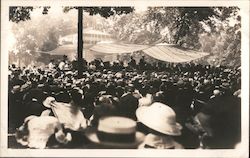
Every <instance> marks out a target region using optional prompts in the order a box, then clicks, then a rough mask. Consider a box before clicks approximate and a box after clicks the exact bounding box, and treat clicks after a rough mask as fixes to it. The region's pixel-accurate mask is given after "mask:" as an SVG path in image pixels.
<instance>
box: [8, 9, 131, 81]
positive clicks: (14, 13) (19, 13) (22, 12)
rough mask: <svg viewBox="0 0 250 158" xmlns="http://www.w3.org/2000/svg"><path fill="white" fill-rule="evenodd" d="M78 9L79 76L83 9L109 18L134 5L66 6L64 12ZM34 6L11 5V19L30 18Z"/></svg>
mask: <svg viewBox="0 0 250 158" xmlns="http://www.w3.org/2000/svg"><path fill="white" fill-rule="evenodd" d="M49 8H50V7H48V6H45V7H43V12H42V14H47V13H48V12H49ZM73 8H75V9H78V20H79V21H78V53H77V57H78V63H79V67H78V76H79V77H82V68H80V67H81V66H80V63H81V61H82V32H83V31H82V29H83V27H82V26H83V25H82V14H83V10H84V11H86V12H88V13H89V14H90V15H96V14H100V15H101V16H102V17H105V18H108V17H110V16H112V15H115V14H117V15H121V14H127V13H130V12H132V11H133V10H134V8H133V7H64V9H63V10H64V12H68V11H69V10H71V9H73ZM33 9H34V8H33V7H10V10H9V20H10V21H13V22H16V23H18V22H20V21H26V20H30V11H32V10H33Z"/></svg>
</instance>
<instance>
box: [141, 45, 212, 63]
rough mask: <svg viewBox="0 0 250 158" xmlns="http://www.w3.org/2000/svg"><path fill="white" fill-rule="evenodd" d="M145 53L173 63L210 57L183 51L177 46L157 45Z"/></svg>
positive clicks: (191, 51)
mask: <svg viewBox="0 0 250 158" xmlns="http://www.w3.org/2000/svg"><path fill="white" fill-rule="evenodd" d="M143 52H145V53H146V54H147V55H149V56H151V57H153V58H155V59H158V60H162V61H167V62H173V63H183V62H190V61H192V60H197V59H200V58H202V57H205V56H207V55H209V54H208V53H204V52H198V51H194V50H188V49H183V48H180V47H178V46H175V45H155V46H153V47H150V48H148V49H145V50H143Z"/></svg>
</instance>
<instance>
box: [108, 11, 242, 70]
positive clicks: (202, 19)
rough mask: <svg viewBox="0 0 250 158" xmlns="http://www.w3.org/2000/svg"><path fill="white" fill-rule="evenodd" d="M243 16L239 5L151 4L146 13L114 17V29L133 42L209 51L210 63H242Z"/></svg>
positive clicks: (118, 34) (236, 64) (122, 37)
mask: <svg viewBox="0 0 250 158" xmlns="http://www.w3.org/2000/svg"><path fill="white" fill-rule="evenodd" d="M240 19H241V17H240V15H239V8H237V7H149V8H148V9H147V11H146V13H142V14H136V13H131V14H128V15H123V16H122V17H117V18H114V21H115V22H114V26H113V27H112V29H113V30H111V32H112V33H114V34H116V35H117V37H118V38H120V39H122V40H126V41H128V42H131V43H137V44H154V43H160V42H166V43H170V44H178V45H181V46H182V47H186V48H191V49H196V50H202V51H206V52H209V53H211V56H210V57H209V58H208V59H206V60H208V62H209V63H210V64H215V65H218V64H222V65H230V66H239V65H240V54H241V51H240V49H241V47H240V43H241V41H240V34H241V32H240V28H241V26H240ZM232 23H235V24H232Z"/></svg>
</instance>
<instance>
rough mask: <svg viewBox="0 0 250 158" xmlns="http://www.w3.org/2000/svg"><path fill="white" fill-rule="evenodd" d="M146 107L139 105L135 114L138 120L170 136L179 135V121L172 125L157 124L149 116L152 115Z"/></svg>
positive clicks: (180, 127)
mask: <svg viewBox="0 0 250 158" xmlns="http://www.w3.org/2000/svg"><path fill="white" fill-rule="evenodd" d="M147 108H148V107H140V108H138V109H137V110H136V116H137V118H138V121H140V122H141V123H143V124H144V125H146V126H147V127H149V128H151V129H153V130H155V131H157V132H160V133H163V134H166V135H171V136H179V135H181V129H182V126H181V125H180V124H179V123H177V122H176V123H175V124H174V125H167V124H166V126H164V125H159V124H157V122H153V120H152V119H151V117H150V116H152V113H151V112H150V111H148V109H147Z"/></svg>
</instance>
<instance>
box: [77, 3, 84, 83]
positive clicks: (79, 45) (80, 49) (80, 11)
mask: <svg viewBox="0 0 250 158" xmlns="http://www.w3.org/2000/svg"><path fill="white" fill-rule="evenodd" d="M82 17H83V7H78V41H77V63H78V65H77V66H78V78H82V75H83V58H82V53H83V19H82Z"/></svg>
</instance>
